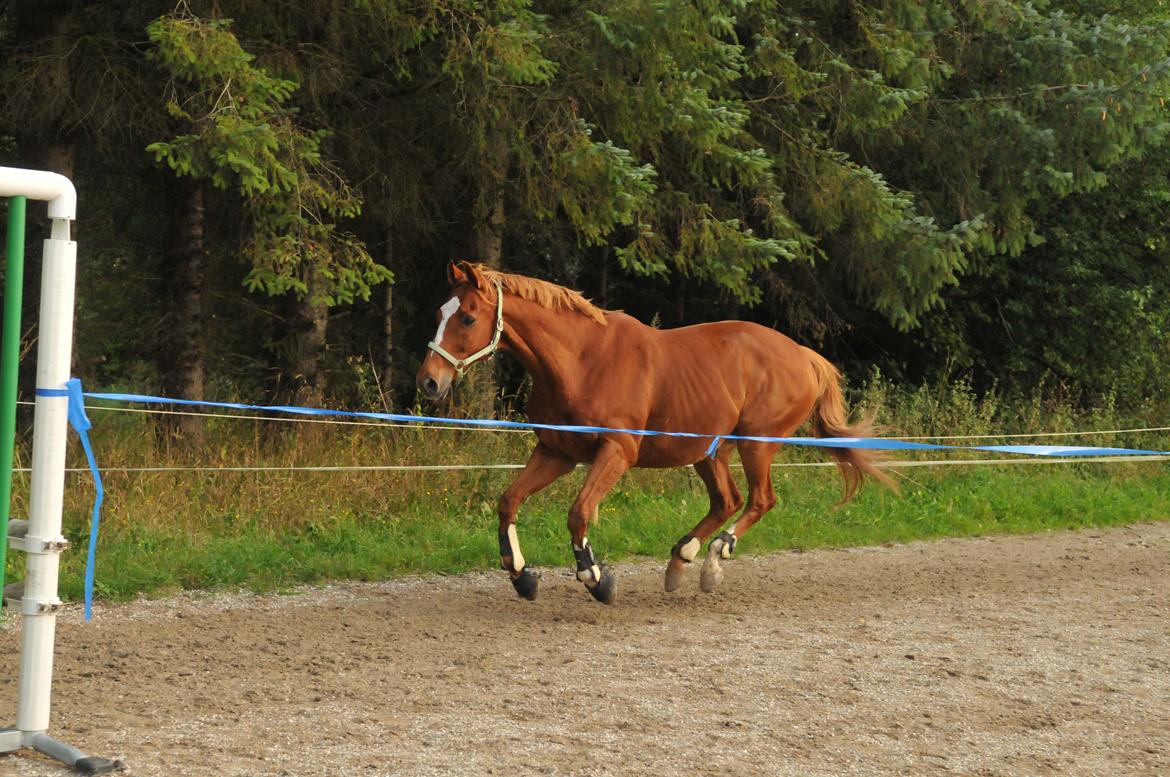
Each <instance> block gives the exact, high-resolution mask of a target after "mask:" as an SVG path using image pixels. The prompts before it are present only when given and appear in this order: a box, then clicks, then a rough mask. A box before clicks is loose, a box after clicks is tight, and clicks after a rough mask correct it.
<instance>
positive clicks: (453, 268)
mask: <svg viewBox="0 0 1170 777" xmlns="http://www.w3.org/2000/svg"><path fill="white" fill-rule="evenodd" d="M466 266H467V262H460V263H459V264H455V262H450V263H448V264H447V283H449V284H450V285H451V288H455V287H456V286H458V285H459V284H461V283H466V282H467V280H468V279H467V273H466V272H464V271H463V268H464V267H466Z"/></svg>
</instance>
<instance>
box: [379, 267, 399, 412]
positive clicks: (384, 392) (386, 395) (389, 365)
mask: <svg viewBox="0 0 1170 777" xmlns="http://www.w3.org/2000/svg"><path fill="white" fill-rule="evenodd" d="M378 362H379V363H378V364H377V365H376V367H375V368H376V369H377V370H378V393H379V394H381V396H382V407H383V409H384V410H385V411H386V412H393V410H394V407H395V402H394V284H393V283H387V284H386V295H385V296H384V297H383V298H382V352H381V354H380V358H379V359H378Z"/></svg>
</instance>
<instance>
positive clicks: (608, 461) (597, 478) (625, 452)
mask: <svg viewBox="0 0 1170 777" xmlns="http://www.w3.org/2000/svg"><path fill="white" fill-rule="evenodd" d="M635 456H636V450H635V448H634V447H633V445H632V443H628V444H627V445H622V444H621V443H620V442H618V441H616V440H608V441H606V442H605V443H603V444H602V446H601V448H600V450H598V452H597V456H596V457H595V458H594V459H593V466H592V468H590V470H589V476H588V477H587V478H585V486H584V487H583V488H582V489H581V493H580V494H578V495H577V501H575V502H574V503H573V506H572V507H571V508H570V509H569V535H570V536H571V537H572V540H573V555H574V556H575V557H576V560H577V579H578V580H580V581H581V582H582V583H584V584H585V587H586V588H588V589H589V593H591V594H593V598H594V599H596V600H597V601H599V602H602V603H603V604H613V598H614V594H615V593H616V582H617V581H616V578H615V577H614V574H613V571H612V570H610V569H608V568H606V569H602V568H601V567H600V566H599V565H598V563H597V558H596V557H595V556H594V555H593V546H592V545H590V544H589V538H588V537H586V536H585V532H586V529H587V528H588V526H589V519H590V518H593V517H595V516H596V515H597V509H598V506H599V505H600V504H601V500H602V499H603V498H604V497H605V495H606V494H607V493H609V490H610V489H611V488H613V486H614V484H615V483H617V482H618V479H619V478H621V476H622V475H623V474H625V472H626V470H628V469H629V468H630V466H631V465H632V464H633V462H634V459H635Z"/></svg>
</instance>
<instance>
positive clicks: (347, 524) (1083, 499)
mask: <svg viewBox="0 0 1170 777" xmlns="http://www.w3.org/2000/svg"><path fill="white" fill-rule="evenodd" d="M1117 466H1118V465H1105V464H1096V465H1094V464H1085V465H1080V464H1078V465H1072V466H1068V465H1035V466H1015V467H978V468H975V467H972V468H963V469H959V468H946V469H945V470H940V471H938V472H933V473H929V474H923V470H922V469H915V470H912V473H913V477H914V478H915V480H916V481H917V483H909V482H907V483H906V484H905V487H904V489H903V492H902V494H901V495H900V496H898V495H895V494H892V493H889V492H887V491H884V490H882V489H879V488H877V487H875V486H873V485H870V486H869V487H867V488H865V489H864V490H863V491H862V493H861V495H860V496H859V497H858V499H857V500H856V501H855V502H853V503H851V504H849V505H847V506H845V507H841V508H837V507H836V506H835V500H836V499H837V497H838V495H839V489H840V484H839V481H838V479H837V476H836V473H835V472H833V471H831V470H830V471H812V470H804V469H802V470H795V471H788V470H779V471H778V474H777V478H776V487H777V492H778V495H779V497H780V501H781V503H780V505H779V506H778V507H777V509H776V510H774V511H773V512H772V513H770V514H769V515H767V516H766V517H765V519H764V520H763V521H761V522H760V523H759V524H757V525H756V527H755V528H754V529H753V530H752V531H751V532H750V533H749V534H748V535H746V537H745V538H744V539H743V540H742V541H741V542H740V544H739V546H738V550H737V552H738V553H741V554H742V553H751V554H757V553H765V552H768V551H775V550H785V549H812V548H822V547H845V546H857V545H875V544H882V543H889V542H906V541H910V540H916V539H929V538H938V537H951V536H977V535H987V534H998V533H1027V532H1040V531H1048V530H1055V529H1067V528H1082V527H1088V526H1109V525H1115V524H1125V523H1131V522H1135V521H1147V520H1163V519H1166V518H1167V517H1170V473H1168V472H1167V470H1166V467H1165V466H1164V465H1160V464H1154V463H1150V464H1139V465H1121V466H1124V468H1125V469H1124V470H1121V471H1119V470H1117V469H1115V468H1116V467H1117ZM1111 467H1112V468H1111ZM581 476H582V475H581V473H576V475H575V479H576V480H577V481H579V480H580V478H581ZM315 477H319V478H323V477H326V476H325V475H319V476H315ZM458 480H459V479H458V478H457V477H452V476H441V477H440V478H436V481H438V482H436V483H435V488H436V489H439V492H440V493H443V492H444V490H445V489H450V492H449V493H444V496H446V497H448V498H446V499H436V500H433V501H431V502H425V503H424V502H418V503H415V504H413V505H409V506H407V507H405V508H404V509H399V510H387V511H385V512H381V511H370V512H351V511H347V510H339V511H338V512H337V513H336V515H334V516H333V517H332V518H329V519H326V520H315V521H312V522H309V523H305V524H302V525H299V526H296V527H290V528H286V529H282V528H279V527H276V526H274V525H272V524H271V522H268V521H265V520H262V519H261V517H260V516H255V517H254V518H241V517H239V516H237V515H235V514H224V515H219V516H209V517H208V519H207V520H206V521H205V522H204V523H203V524H202V525H201V526H200V527H199V528H198V530H192V529H191V528H190V527H183V528H180V527H167V526H166V525H163V524H155V523H152V524H129V525H126V524H119V523H117V522H114V523H113V524H112V525H110V526H108V527H107V528H106V529H104V530H103V533H102V535H101V545H100V552H99V554H98V568H97V580H98V585H97V589H98V593H99V595H100V596H102V597H105V598H109V599H115V600H117V599H125V598H128V597H133V596H135V595H137V594H139V593H147V594H160V593H167V592H172V591H176V590H179V589H214V588H239V587H242V588H248V589H252V590H257V591H269V590H279V589H281V588H283V587H286V586H290V585H293V584H298V583H313V582H320V581H325V580H338V579H347V580H377V579H384V578H390V577H395V576H400V575H405V574H411V573H434V572H441V573H456V572H463V571H468V570H476V569H494V568H496V566H497V563H498V561H497V553H498V551H497V547H496V517H495V511H494V509H493V503H494V501H493V500H489V499H487V498H486V496H487V493H488V492H492V493H494V492H497V491H499V490H502V489H503V488H504V487H505V484H506V482H507V478H506V476H503V475H493V476H491V477H489V478H485V479H483V480H482V481H481V482H480V483H479V484H478V486H479V488H480V489H482V490H483V492H482V493H481V492H479V491H461V490H460V483H459V482H458ZM639 480H642V481H643V482H639ZM671 480H673V481H674V482H670V481H671ZM645 481H651V482H645ZM303 486H308V487H310V488H311V483H305V484H303ZM568 491H571V489H570V488H569V484H566V486H565V487H562V488H560V489H557V491H556V492H554V494H550V495H549V496H538V497H535V498H533V499H532V500H531V501H530V503H529V504H528V505H526V507H525V509H523V510H522V511H521V517H520V521H519V529H520V538H521V543H522V545H523V548H524V553H525V556H526V557H527V558H528V560H529V563H530V564H532V565H535V566H537V567H545V568H547V567H567V566H569V565H570V564H571V562H572V554H571V553H570V551H569V543H568V534H567V530H566V528H565V511H566V509H567V506H568V504H569V501H570V497H571V493H566V492H568ZM705 509H706V494H705V492H704V490H703V488H702V485H701V483H699V482H698V479H697V478H694V477H690V478H688V477H687V476H686V475H683V474H682V473H681V472H680V473H677V474H676V476H675V477H673V478H663V477H661V476H657V477H654V476H652V477H649V478H640V477H639V473H634V474H633V475H632V476H629V477H627V480H626V481H624V482H623V484H622V485H620V486H619V488H618V489H616V490H615V492H614V493H613V494H612V495H611V496H610V498H609V499H608V500H606V502H605V503H604V505H603V507H602V510H601V520H600V522H599V523H598V524H597V525H596V526H595V527H594V528H593V529H592V530H591V531H590V541H591V542H592V543H593V545H594V546H595V548H596V549H597V551H598V553H599V554H600V556H601V557H602V558H603V559H605V560H610V561H616V560H621V559H627V558H631V557H637V556H651V557H656V558H658V559H660V560H662V561H665V559H666V556H667V554H668V552H669V549H670V547H671V546H672V545H673V544H674V542H675V541H676V540H677V539H678V538H679V537H680V536H682V535H683V534H684V533H685V532H686V531H687V530H688V529H690V527H691V526H692V525H693V524H694V523H695V522H696V521H697V520H698V519H699V517H700V516H701V515H702V513H703V512H704V511H705ZM83 517H84V516H83V515H76V516H70V520H69V523H70V525H72V526H80V525H82V521H83ZM74 540H75V543H76V544H77V545H81V544H83V543H84V542H85V540H86V537H85V536H84V535H83V534H80V533H78V535H77V536H76V537H75V538H74ZM83 563H84V558H83V554H81V553H70V554H68V555H67V556H66V558H65V561H64V564H63V569H62V578H61V588H62V594H63V596H65V597H67V598H71V599H76V598H78V597H80V594H81V574H82V565H83Z"/></svg>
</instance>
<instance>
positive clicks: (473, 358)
mask: <svg viewBox="0 0 1170 777" xmlns="http://www.w3.org/2000/svg"><path fill="white" fill-rule="evenodd" d="M503 332H504V287H503V286H502V285H501V284H500V282H499V281H496V331H495V332H494V333H493V334H492V339H491V342H489V343H488V344H487V345H485V346H484V347H483V348H480V349H479V350H478V351H476V352H475V353H473V354H471V355H470V356H468V357H467V358H465V359H456V358H455V357H454V356H452V355H451V354H449V353H448V352H447V351H446V349H444V348H443V346H441V345H439V344H438V343H436V342H435V341H434V340H432V341H430V342H429V343H427V348H430V349H431V350H432V351H434V352H435V353H437V354H439V356H442V357H443V358H444V359H446V360H447V361H448V362H450V363H451V366H452V367H454V368H455V376H456V377H457V378H462V377H463V372H464V370H466V369H467V368H468V367H470V366H471V365H473V364H475V363H476V362H477V361H479V360H480V359H482V358H484V357H485V356H491V355H492V354H493V353H495V352H496V349H497V348H499V346H500V335H501V334H503Z"/></svg>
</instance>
